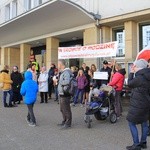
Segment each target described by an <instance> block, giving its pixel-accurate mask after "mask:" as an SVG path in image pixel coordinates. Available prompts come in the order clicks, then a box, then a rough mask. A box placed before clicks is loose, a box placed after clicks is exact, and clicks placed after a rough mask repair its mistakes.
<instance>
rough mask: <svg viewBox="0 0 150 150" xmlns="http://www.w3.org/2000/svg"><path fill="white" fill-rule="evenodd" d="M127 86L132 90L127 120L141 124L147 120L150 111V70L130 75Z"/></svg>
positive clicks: (146, 69)
mask: <svg viewBox="0 0 150 150" xmlns="http://www.w3.org/2000/svg"><path fill="white" fill-rule="evenodd" d="M128 86H129V87H130V88H132V92H131V98H130V106H129V111H128V115H127V120H128V121H130V122H133V123H136V124H141V123H143V122H145V121H147V120H148V116H149V110H150V69H149V68H145V69H142V70H139V71H138V72H137V73H136V74H135V77H134V74H133V73H130V75H129V78H128Z"/></svg>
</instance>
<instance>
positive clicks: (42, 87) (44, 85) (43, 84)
mask: <svg viewBox="0 0 150 150" xmlns="http://www.w3.org/2000/svg"><path fill="white" fill-rule="evenodd" d="M38 82H39V92H40V96H41V102H40V103H44V102H45V103H47V93H48V72H47V71H46V67H45V66H44V67H42V68H41V73H40V76H39V78H38Z"/></svg>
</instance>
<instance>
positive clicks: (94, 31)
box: [83, 27, 100, 67]
mask: <svg viewBox="0 0 150 150" xmlns="http://www.w3.org/2000/svg"><path fill="white" fill-rule="evenodd" d="M83 37H84V45H93V44H97V43H100V30H99V29H98V28H97V27H92V28H88V29H85V31H84V33H83ZM83 61H84V63H86V65H87V66H89V67H90V66H91V64H95V65H96V66H98V59H97V58H90V59H88V58H86V59H84V60H83Z"/></svg>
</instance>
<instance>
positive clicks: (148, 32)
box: [142, 25, 150, 48]
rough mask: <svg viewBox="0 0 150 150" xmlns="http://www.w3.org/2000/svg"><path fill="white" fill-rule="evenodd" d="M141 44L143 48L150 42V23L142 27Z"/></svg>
mask: <svg viewBox="0 0 150 150" xmlns="http://www.w3.org/2000/svg"><path fill="white" fill-rule="evenodd" d="M142 37H143V38H142V39H143V41H142V46H143V48H144V47H146V46H147V45H148V43H149V42H150V25H146V26H143V27H142Z"/></svg>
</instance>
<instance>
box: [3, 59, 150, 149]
mask: <svg viewBox="0 0 150 150" xmlns="http://www.w3.org/2000/svg"><path fill="white" fill-rule="evenodd" d="M149 64H150V61H148V62H147V61H145V60H142V59H141V60H137V61H135V62H134V64H133V66H132V68H131V72H130V74H129V78H128V86H129V87H130V88H132V93H131V98H130V106H129V111H128V115H127V120H128V122H129V127H130V131H131V134H132V137H133V143H134V144H133V145H132V146H128V147H127V149H128V150H141V148H146V147H147V143H146V142H147V135H148V132H149V130H148V118H149V116H150V115H149V114H150V69H149V67H148V66H150V65H149ZM9 69H10V68H9V66H7V65H5V66H4V68H3V69H2V70H1V73H0V88H1V89H2V91H3V105H4V107H15V106H17V104H20V103H21V101H22V100H23V96H24V102H25V104H26V105H27V108H28V115H27V122H28V124H29V125H30V126H36V118H35V116H34V111H33V107H34V104H35V102H36V99H37V93H38V92H39V93H40V103H41V104H42V103H48V100H49V99H52V93H53V92H54V96H55V98H54V97H53V99H54V101H56V102H57V103H58V104H60V111H61V113H62V116H63V120H62V122H61V123H60V124H58V126H61V128H62V129H68V128H70V127H71V124H72V112H71V106H72V107H76V106H78V104H80V106H81V107H86V105H87V103H89V102H91V94H92V93H94V90H95V89H99V88H100V87H101V86H102V85H107V86H111V87H113V89H114V90H115V94H114V101H113V103H114V108H115V113H116V115H117V119H120V117H121V116H122V111H123V109H122V103H121V91H122V89H123V85H124V80H125V75H126V71H125V68H122V66H121V65H120V64H118V63H116V62H113V63H111V64H109V63H108V61H107V60H104V61H103V67H102V68H100V69H99V68H96V65H95V64H92V65H91V66H90V67H89V66H87V65H86V64H85V63H83V64H82V66H81V67H77V66H71V68H67V64H66V61H65V60H59V61H58V66H57V67H56V65H55V64H51V66H50V69H49V71H46V67H45V66H42V67H41V69H39V66H38V64H37V63H35V62H34V63H30V64H29V65H28V67H27V70H26V72H25V73H24V74H21V73H20V72H19V68H18V67H17V66H14V67H13V68H12V73H11V74H9ZM98 70H99V71H100V72H106V73H107V79H105V80H104V79H96V78H94V72H96V71H98ZM72 82H74V86H75V89H74V92H73V93H74V94H71V93H70V90H71V89H72V88H71V85H70V84H71V83H72ZM7 94H9V95H10V96H9V102H8V103H7V99H6V98H7ZM149 120H150V119H149ZM137 124H141V128H142V137H141V141H140V140H139V137H138V130H137V127H136V125H137Z"/></svg>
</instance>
